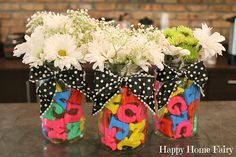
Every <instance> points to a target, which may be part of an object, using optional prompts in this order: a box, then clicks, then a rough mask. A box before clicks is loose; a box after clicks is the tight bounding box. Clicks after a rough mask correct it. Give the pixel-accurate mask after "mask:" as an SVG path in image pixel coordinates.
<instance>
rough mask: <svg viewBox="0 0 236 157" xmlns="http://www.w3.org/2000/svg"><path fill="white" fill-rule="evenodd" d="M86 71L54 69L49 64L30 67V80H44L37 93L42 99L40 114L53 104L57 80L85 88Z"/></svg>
mask: <svg viewBox="0 0 236 157" xmlns="http://www.w3.org/2000/svg"><path fill="white" fill-rule="evenodd" d="M84 75H85V73H84V72H83V71H79V70H76V69H70V70H65V71H53V70H52V69H50V68H49V67H47V66H40V67H38V68H35V67H33V68H31V69H30V81H31V82H36V81H42V84H40V86H39V87H38V89H37V94H38V96H39V100H40V116H42V115H43V113H44V112H45V111H46V110H47V108H48V107H49V106H50V105H51V102H52V98H53V96H54V94H55V90H56V82H58V81H62V82H63V83H65V85H66V86H68V87H70V88H74V89H77V90H83V89H84V88H85V82H84V81H83V78H84Z"/></svg>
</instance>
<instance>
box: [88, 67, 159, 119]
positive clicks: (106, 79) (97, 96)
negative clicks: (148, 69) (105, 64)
mask: <svg viewBox="0 0 236 157" xmlns="http://www.w3.org/2000/svg"><path fill="white" fill-rule="evenodd" d="M94 77H95V81H94V83H95V88H94V91H95V93H94V98H93V101H94V106H93V112H92V114H93V115H95V114H96V113H98V112H99V111H101V110H102V108H103V107H104V106H105V105H106V104H107V103H108V102H109V100H110V99H112V97H113V96H114V95H115V94H117V93H118V92H120V89H121V87H123V86H126V87H128V88H129V89H130V90H131V91H132V92H133V94H134V95H135V96H137V97H138V99H139V100H140V101H141V102H143V103H144V104H145V105H146V106H147V107H148V108H149V109H150V110H151V111H152V112H155V105H154V104H155V102H154V91H153V86H154V77H153V76H151V75H148V74H146V73H137V74H134V75H131V76H127V77H121V76H118V75H116V74H114V73H112V72H111V71H110V70H107V69H105V70H104V71H103V72H102V71H99V70H95V73H94Z"/></svg>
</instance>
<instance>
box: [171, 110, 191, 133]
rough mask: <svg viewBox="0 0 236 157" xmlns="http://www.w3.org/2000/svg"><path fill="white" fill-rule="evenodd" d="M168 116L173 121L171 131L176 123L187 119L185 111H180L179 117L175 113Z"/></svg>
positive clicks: (174, 128)
mask: <svg viewBox="0 0 236 157" xmlns="http://www.w3.org/2000/svg"><path fill="white" fill-rule="evenodd" d="M170 118H171V120H172V122H173V131H175V130H176V125H178V124H179V123H180V122H183V121H186V120H188V116H187V111H184V112H182V113H181V116H180V117H179V116H175V115H170Z"/></svg>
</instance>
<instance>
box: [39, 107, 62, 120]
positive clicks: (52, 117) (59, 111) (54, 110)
mask: <svg viewBox="0 0 236 157" xmlns="http://www.w3.org/2000/svg"><path fill="white" fill-rule="evenodd" d="M63 111H64V109H63V108H62V107H61V106H60V105H58V104H57V103H51V105H50V106H49V108H48V110H47V111H46V112H45V114H44V115H43V118H46V119H50V120H55V119H56V117H55V114H62V113H63ZM54 113H55V114H54Z"/></svg>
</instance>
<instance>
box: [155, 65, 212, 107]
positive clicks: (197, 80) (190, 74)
mask: <svg viewBox="0 0 236 157" xmlns="http://www.w3.org/2000/svg"><path fill="white" fill-rule="evenodd" d="M184 69H186V70H184V71H180V72H179V71H175V70H174V69H172V68H170V67H169V66H167V65H164V69H163V70H162V71H159V70H158V69H157V70H156V73H157V77H156V80H157V81H159V82H162V85H161V87H160V89H159V90H158V94H157V100H158V101H157V103H158V110H159V109H161V108H162V107H163V106H164V105H165V104H166V103H168V101H169V98H170V95H171V93H172V92H173V91H175V90H176V89H177V87H178V85H179V84H180V83H181V78H183V77H185V78H186V79H188V80H191V81H193V83H194V84H196V85H197V86H198V87H199V88H200V90H201V91H203V87H204V84H205V83H206V81H207V80H208V76H207V71H206V68H205V66H204V65H203V62H197V63H195V64H191V65H190V66H187V67H186V68H184ZM202 95H204V94H203V92H202Z"/></svg>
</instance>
